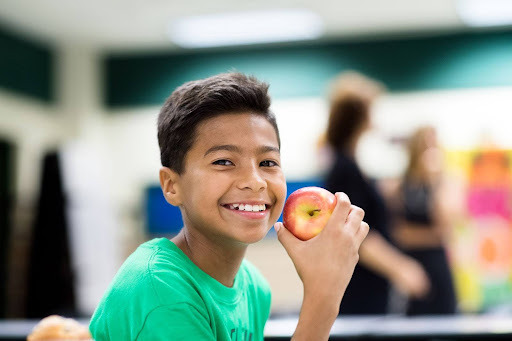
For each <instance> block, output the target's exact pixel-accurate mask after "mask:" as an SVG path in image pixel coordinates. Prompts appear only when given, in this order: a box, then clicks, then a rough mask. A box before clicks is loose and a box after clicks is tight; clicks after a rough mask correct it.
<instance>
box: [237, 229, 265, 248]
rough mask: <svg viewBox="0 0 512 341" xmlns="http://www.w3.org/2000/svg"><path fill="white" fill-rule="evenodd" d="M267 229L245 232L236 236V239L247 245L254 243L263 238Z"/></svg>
mask: <svg viewBox="0 0 512 341" xmlns="http://www.w3.org/2000/svg"><path fill="white" fill-rule="evenodd" d="M269 230H270V229H267V230H265V231H258V232H256V233H250V234H245V235H243V236H238V237H239V238H237V239H238V240H239V241H240V242H242V243H244V244H247V245H250V244H254V243H257V242H259V241H260V240H262V239H264V238H265V237H266V236H267V234H268V231H269Z"/></svg>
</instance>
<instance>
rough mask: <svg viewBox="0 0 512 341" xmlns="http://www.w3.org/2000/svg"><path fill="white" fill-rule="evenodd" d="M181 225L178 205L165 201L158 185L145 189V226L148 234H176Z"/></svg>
mask: <svg viewBox="0 0 512 341" xmlns="http://www.w3.org/2000/svg"><path fill="white" fill-rule="evenodd" d="M182 226H183V221H182V219H181V212H180V209H179V208H178V207H175V206H172V205H170V204H169V203H168V202H167V201H165V198H164V195H163V193H162V189H161V188H160V186H150V187H149V188H147V189H146V228H147V232H148V233H149V234H150V235H162V234H177V233H178V232H180V230H181V227H182Z"/></svg>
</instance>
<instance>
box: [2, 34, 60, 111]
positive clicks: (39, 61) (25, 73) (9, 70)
mask: <svg viewBox="0 0 512 341" xmlns="http://www.w3.org/2000/svg"><path fill="white" fill-rule="evenodd" d="M53 59H54V53H53V51H52V50H51V49H50V48H48V47H45V46H42V45H41V44H38V43H35V42H32V41H29V40H27V39H25V38H22V37H21V36H19V35H16V34H13V33H11V32H9V31H8V30H6V29H4V28H2V27H0V88H3V89H5V90H7V91H12V92H15V93H18V94H22V95H26V96H30V97H33V98H37V99H39V100H42V101H45V102H51V101H53V100H54V98H55V95H54V77H55V75H54V65H53Z"/></svg>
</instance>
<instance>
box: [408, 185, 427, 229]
mask: <svg viewBox="0 0 512 341" xmlns="http://www.w3.org/2000/svg"><path fill="white" fill-rule="evenodd" d="M432 195H433V193H432V187H430V186H429V185H427V184H424V183H419V182H414V181H411V180H408V179H406V180H405V181H404V182H403V184H402V199H403V212H402V214H403V218H404V219H405V220H406V221H409V222H412V223H417V224H421V225H424V226H426V227H427V226H429V225H431V224H432V206H431V203H432V202H433V198H432Z"/></svg>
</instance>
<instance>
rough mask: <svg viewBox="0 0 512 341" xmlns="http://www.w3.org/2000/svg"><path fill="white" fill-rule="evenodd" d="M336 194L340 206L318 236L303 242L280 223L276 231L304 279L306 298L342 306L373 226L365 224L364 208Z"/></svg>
mask: <svg viewBox="0 0 512 341" xmlns="http://www.w3.org/2000/svg"><path fill="white" fill-rule="evenodd" d="M335 195H336V198H337V204H336V207H335V209H334V211H333V213H332V215H331V217H330V219H329V221H328V223H327V225H326V226H325V228H324V229H323V231H322V232H321V233H320V234H319V235H318V236H316V237H314V238H312V239H310V240H307V241H301V240H300V239H298V238H296V237H295V236H294V235H293V234H292V233H291V232H290V231H288V230H287V229H286V228H283V224H282V223H276V225H275V229H276V230H277V236H278V239H279V241H280V242H281V244H283V246H284V248H285V249H286V252H287V253H288V255H289V256H290V258H291V259H292V261H293V264H294V265H295V269H296V270H297V273H298V274H299V277H300V279H301V280H302V283H303V285H304V295H305V297H306V296H307V295H308V293H311V295H314V296H316V298H318V299H322V298H324V299H326V300H327V301H330V302H333V304H334V305H336V306H339V304H340V302H341V298H342V297H343V294H344V292H345V289H346V287H347V285H348V283H349V282H350V278H351V277H352V273H353V272H354V267H355V265H356V264H357V261H358V260H359V254H358V250H359V246H360V245H361V243H362V242H363V240H364V238H365V237H366V235H367V234H368V229H369V227H368V224H366V223H365V222H363V221H362V220H363V217H364V211H363V210H362V209H361V208H359V207H356V206H353V205H351V204H350V200H349V198H348V197H347V195H346V194H344V193H336V194H335ZM322 295H324V296H325V297H322Z"/></svg>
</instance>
